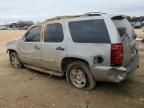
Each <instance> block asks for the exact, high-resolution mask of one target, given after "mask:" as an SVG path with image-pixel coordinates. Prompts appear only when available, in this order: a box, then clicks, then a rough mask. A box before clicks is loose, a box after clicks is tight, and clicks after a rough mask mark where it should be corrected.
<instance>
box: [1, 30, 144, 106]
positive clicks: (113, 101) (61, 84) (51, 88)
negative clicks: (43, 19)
mask: <svg viewBox="0 0 144 108" xmlns="http://www.w3.org/2000/svg"><path fill="white" fill-rule="evenodd" d="M24 32H25V31H0V108H144V55H143V54H141V55H140V68H139V69H138V70H137V72H136V75H135V78H133V79H132V80H131V81H127V82H122V83H119V84H114V83H104V82H97V87H96V88H95V89H94V90H93V91H84V90H79V89H76V88H74V87H71V86H70V85H69V84H68V83H67V82H66V79H65V78H59V77H55V76H50V75H48V74H43V73H39V72H37V71H32V70H30V69H26V68H24V69H20V70H17V69H12V68H11V67H10V64H9V59H8V55H6V53H5V51H6V46H5V45H6V42H7V41H9V40H11V39H14V38H17V37H18V36H21V35H22V34H24ZM137 32H138V31H137ZM140 34H141V33H140ZM143 36H144V34H143Z"/></svg>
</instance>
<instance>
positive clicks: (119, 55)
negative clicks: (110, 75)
mask: <svg viewBox="0 0 144 108" xmlns="http://www.w3.org/2000/svg"><path fill="white" fill-rule="evenodd" d="M122 63H123V45H122V44H112V46H111V66H120V65H122Z"/></svg>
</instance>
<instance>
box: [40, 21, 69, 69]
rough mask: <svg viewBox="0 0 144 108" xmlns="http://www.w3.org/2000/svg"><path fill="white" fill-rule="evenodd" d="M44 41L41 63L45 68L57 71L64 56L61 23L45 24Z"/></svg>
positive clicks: (64, 48) (64, 46) (64, 45)
mask: <svg viewBox="0 0 144 108" xmlns="http://www.w3.org/2000/svg"><path fill="white" fill-rule="evenodd" d="M43 40H44V42H42V63H43V67H44V68H46V69H50V70H54V71H59V69H60V68H61V65H60V64H61V60H62V58H63V57H65V56H66V42H65V41H64V40H65V38H64V33H63V25H62V24H61V23H48V24H46V25H45V30H44V39H43Z"/></svg>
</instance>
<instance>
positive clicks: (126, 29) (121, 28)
mask: <svg viewBox="0 0 144 108" xmlns="http://www.w3.org/2000/svg"><path fill="white" fill-rule="evenodd" d="M112 20H113V22H114V24H115V26H116V28H117V30H118V32H119V36H120V37H121V41H122V43H123V49H124V50H123V51H124V52H123V53H124V61H123V64H124V65H128V64H129V62H130V60H131V59H132V58H133V57H134V55H135V54H136V48H135V47H136V41H135V37H136V34H135V33H134V29H133V27H132V26H131V24H130V23H129V21H128V20H127V18H125V17H122V16H116V17H113V18H112Z"/></svg>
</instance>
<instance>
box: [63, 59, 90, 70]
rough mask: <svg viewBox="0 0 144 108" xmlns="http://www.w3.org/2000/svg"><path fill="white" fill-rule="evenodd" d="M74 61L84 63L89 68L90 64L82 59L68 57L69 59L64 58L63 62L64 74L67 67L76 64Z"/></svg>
mask: <svg viewBox="0 0 144 108" xmlns="http://www.w3.org/2000/svg"><path fill="white" fill-rule="evenodd" d="M74 61H82V62H84V63H86V64H87V65H88V66H89V63H88V62H87V61H86V60H83V59H80V58H73V57H68V58H64V59H63V60H62V62H61V69H62V72H66V69H67V66H68V65H69V64H70V63H72V62H74Z"/></svg>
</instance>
